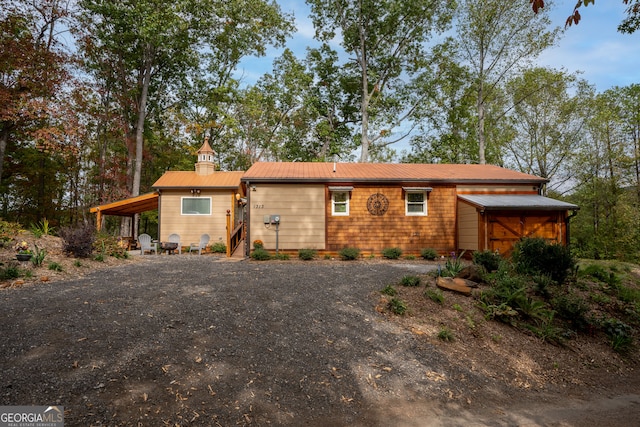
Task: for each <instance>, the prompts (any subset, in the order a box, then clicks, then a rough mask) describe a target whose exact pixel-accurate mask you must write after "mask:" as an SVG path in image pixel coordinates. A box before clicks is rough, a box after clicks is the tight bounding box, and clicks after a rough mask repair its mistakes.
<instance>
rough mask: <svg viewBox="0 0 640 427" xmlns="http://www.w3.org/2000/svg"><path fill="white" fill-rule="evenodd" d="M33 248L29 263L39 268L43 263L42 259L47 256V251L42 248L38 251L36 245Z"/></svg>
mask: <svg viewBox="0 0 640 427" xmlns="http://www.w3.org/2000/svg"><path fill="white" fill-rule="evenodd" d="M33 246H34V247H35V250H34V251H33V256H32V257H31V263H32V264H33V265H34V266H36V267H40V266H42V263H43V262H44V258H45V257H46V256H47V250H46V249H44V248H43V249H40V248H39V247H38V245H33Z"/></svg>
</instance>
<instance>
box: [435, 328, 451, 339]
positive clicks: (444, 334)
mask: <svg viewBox="0 0 640 427" xmlns="http://www.w3.org/2000/svg"><path fill="white" fill-rule="evenodd" d="M438 338H439V339H441V340H442V341H447V342H450V341H453V333H452V332H451V331H450V330H449V329H448V328H446V327H442V329H440V332H438Z"/></svg>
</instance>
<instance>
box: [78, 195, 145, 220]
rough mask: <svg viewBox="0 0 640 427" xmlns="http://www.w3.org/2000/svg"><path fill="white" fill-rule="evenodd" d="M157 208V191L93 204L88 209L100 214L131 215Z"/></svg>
mask: <svg viewBox="0 0 640 427" xmlns="http://www.w3.org/2000/svg"><path fill="white" fill-rule="evenodd" d="M155 209H158V193H148V194H143V195H141V196H136V197H131V198H129V199H124V200H118V201H117V202H113V203H107V204H104V205H100V206H95V207H93V208H91V209H89V212H91V213H97V212H100V214H101V215H116V216H133V215H134V214H137V213H142V212H146V211H152V210H155Z"/></svg>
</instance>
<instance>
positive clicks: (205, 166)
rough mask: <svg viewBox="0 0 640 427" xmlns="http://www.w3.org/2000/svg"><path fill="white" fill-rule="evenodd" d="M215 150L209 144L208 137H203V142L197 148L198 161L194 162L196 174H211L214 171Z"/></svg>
mask: <svg viewBox="0 0 640 427" xmlns="http://www.w3.org/2000/svg"><path fill="white" fill-rule="evenodd" d="M215 154H216V153H215V152H214V151H213V149H212V148H211V146H210V145H209V137H208V136H207V137H205V139H204V144H202V147H200V149H199V150H198V161H197V162H196V174H198V175H211V174H212V173H214V172H215V171H216V164H215V163H214V156H215Z"/></svg>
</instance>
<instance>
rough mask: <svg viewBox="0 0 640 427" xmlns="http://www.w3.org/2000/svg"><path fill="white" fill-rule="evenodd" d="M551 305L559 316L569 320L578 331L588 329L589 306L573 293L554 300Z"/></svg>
mask: <svg viewBox="0 0 640 427" xmlns="http://www.w3.org/2000/svg"><path fill="white" fill-rule="evenodd" d="M551 304H552V307H553V309H554V310H555V311H556V313H557V314H558V316H560V317H561V318H563V319H565V320H567V321H568V322H569V323H570V324H571V325H573V327H574V329H575V330H576V331H584V330H587V329H588V327H589V320H588V319H587V313H588V312H589V305H588V304H587V303H586V302H585V300H584V299H583V298H581V297H579V296H577V295H575V294H573V293H567V294H563V295H560V296H558V297H556V298H554V299H553V300H552V301H551Z"/></svg>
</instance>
